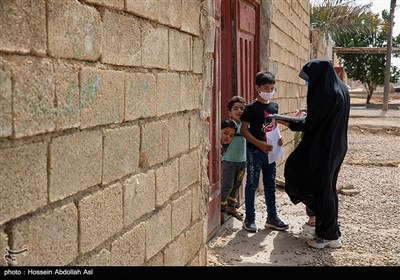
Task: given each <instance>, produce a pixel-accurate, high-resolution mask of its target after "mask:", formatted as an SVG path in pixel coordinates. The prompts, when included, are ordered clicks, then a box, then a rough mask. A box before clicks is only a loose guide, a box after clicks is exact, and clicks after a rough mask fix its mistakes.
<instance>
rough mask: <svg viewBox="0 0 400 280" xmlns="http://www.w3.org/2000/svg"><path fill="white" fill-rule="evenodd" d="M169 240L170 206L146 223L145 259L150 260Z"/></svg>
mask: <svg viewBox="0 0 400 280" xmlns="http://www.w3.org/2000/svg"><path fill="white" fill-rule="evenodd" d="M170 240H171V205H167V206H166V207H165V208H163V209H161V210H160V211H159V212H157V213H156V214H154V216H152V217H151V218H150V219H149V220H148V221H147V222H146V259H150V258H151V257H153V256H154V255H155V254H157V253H158V252H160V251H161V249H162V248H163V247H164V246H165V245H166V244H167V243H168V242H169V241H170Z"/></svg>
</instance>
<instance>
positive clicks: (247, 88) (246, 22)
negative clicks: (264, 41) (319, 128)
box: [235, 0, 259, 102]
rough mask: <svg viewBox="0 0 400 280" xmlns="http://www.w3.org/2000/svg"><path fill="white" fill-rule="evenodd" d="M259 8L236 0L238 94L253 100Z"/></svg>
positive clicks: (248, 100)
mask: <svg viewBox="0 0 400 280" xmlns="http://www.w3.org/2000/svg"><path fill="white" fill-rule="evenodd" d="M256 15H257V9H256V7H255V6H253V5H251V4H250V3H248V2H246V1H243V0H236V21H235V26H236V81H237V95H240V96H243V97H244V99H245V100H246V102H251V101H253V99H254V98H255V96H254V79H255V71H258V70H256V69H257V68H258V59H259V58H258V46H257V45H256V39H257V38H256V34H257V33H256V31H257V29H258V26H259V24H258V22H257V21H256V20H257V18H258V17H256Z"/></svg>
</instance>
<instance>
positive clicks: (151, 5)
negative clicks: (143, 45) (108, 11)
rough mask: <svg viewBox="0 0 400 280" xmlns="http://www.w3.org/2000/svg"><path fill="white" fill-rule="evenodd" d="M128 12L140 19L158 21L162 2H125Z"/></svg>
mask: <svg viewBox="0 0 400 280" xmlns="http://www.w3.org/2000/svg"><path fill="white" fill-rule="evenodd" d="M125 2H126V10H127V12H129V13H133V14H135V15H138V16H140V17H144V18H147V19H153V20H156V19H157V17H158V16H159V15H158V10H159V8H158V7H159V3H160V0H125Z"/></svg>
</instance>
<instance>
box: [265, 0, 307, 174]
mask: <svg viewBox="0 0 400 280" xmlns="http://www.w3.org/2000/svg"><path fill="white" fill-rule="evenodd" d="M260 8H261V11H260V23H261V24H260V69H263V70H269V71H271V72H272V73H274V74H275V76H276V94H275V96H274V101H276V102H278V104H279V113H282V114H285V113H290V112H294V111H295V110H296V109H299V108H303V107H305V106H306V94H307V91H306V87H305V86H304V81H303V80H301V79H300V78H299V77H298V74H299V71H300V69H301V67H302V66H303V65H304V63H305V62H306V61H308V60H309V58H310V35H309V34H310V2H309V1H308V0H299V1H291V0H263V1H262V2H261V7H260ZM279 128H280V130H281V134H282V136H283V139H284V147H283V150H284V157H283V158H282V159H281V160H280V161H278V165H277V176H278V177H283V168H284V161H285V159H286V157H287V156H288V155H289V154H290V153H291V152H292V151H293V149H294V147H295V140H294V139H295V133H293V132H291V131H290V130H289V129H287V128H285V127H284V126H279Z"/></svg>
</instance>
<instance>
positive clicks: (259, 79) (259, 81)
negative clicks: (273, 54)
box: [256, 71, 275, 86]
mask: <svg viewBox="0 0 400 280" xmlns="http://www.w3.org/2000/svg"><path fill="white" fill-rule="evenodd" d="M266 84H273V85H274V84H275V76H274V74H272V73H271V72H269V71H260V72H258V73H257V75H256V85H257V86H262V85H266Z"/></svg>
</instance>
